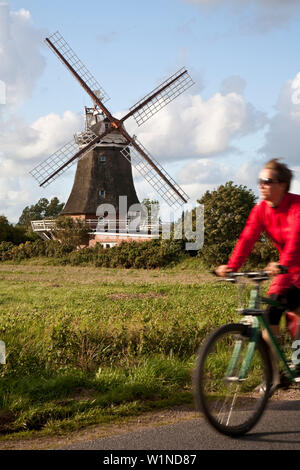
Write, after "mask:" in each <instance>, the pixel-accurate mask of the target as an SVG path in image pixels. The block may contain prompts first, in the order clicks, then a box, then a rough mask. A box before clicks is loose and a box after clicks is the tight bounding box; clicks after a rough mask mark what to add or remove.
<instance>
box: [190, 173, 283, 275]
mask: <svg viewBox="0 0 300 470" xmlns="http://www.w3.org/2000/svg"><path fill="white" fill-rule="evenodd" d="M198 202H199V203H200V204H203V205H204V218H205V234H204V246H203V248H202V249H201V250H200V251H199V252H198V256H199V257H200V258H201V259H202V260H203V261H204V263H205V265H206V266H208V267H215V266H217V265H220V264H226V263H227V261H228V258H229V257H230V255H231V253H232V250H233V248H234V247H235V244H236V242H237V240H238V238H239V236H240V233H241V232H242V230H243V228H244V226H245V223H246V221H247V218H248V216H249V213H250V211H251V209H252V208H253V207H254V205H255V202H256V197H255V195H254V193H253V192H252V190H251V189H247V187H246V186H237V185H234V184H233V183H232V181H230V182H228V183H226V184H225V185H222V186H220V187H219V188H218V189H217V190H215V191H212V192H210V191H207V192H206V193H205V194H204V196H203V197H202V198H201V199H200V200H199V201H198ZM277 256H278V255H277V250H276V249H275V248H274V247H273V245H272V243H271V241H270V240H268V239H267V238H266V237H265V236H264V235H263V236H262V237H261V239H260V240H259V242H258V243H257V244H256V245H255V247H254V249H253V251H252V254H251V256H250V258H249V260H248V262H247V266H248V267H260V266H265V265H266V264H267V263H268V262H270V261H272V260H274V261H275V260H276V259H277Z"/></svg>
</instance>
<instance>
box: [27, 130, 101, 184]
mask: <svg viewBox="0 0 300 470" xmlns="http://www.w3.org/2000/svg"><path fill="white" fill-rule="evenodd" d="M98 142H99V137H98V136H96V135H95V134H93V133H90V134H89V135H87V137H86V140H85V143H86V144H87V145H86V146H85V147H84V148H83V149H81V150H79V151H78V145H77V144H76V142H75V140H74V139H73V140H71V142H69V143H67V144H66V145H64V146H63V147H62V148H60V149H59V150H57V151H56V152H55V153H54V154H52V155H51V156H50V157H48V158H47V160H45V161H43V162H42V163H40V164H39V165H37V166H36V167H35V168H34V169H33V170H31V171H30V174H31V175H32V176H33V177H34V179H35V180H36V181H37V182H38V183H39V185H40V186H43V187H47V186H48V185H49V184H50V183H52V181H54V180H55V179H56V178H57V177H58V176H60V175H61V174H63V173H65V171H67V170H68V169H69V168H70V167H71V166H72V165H73V164H74V163H76V162H77V160H78V158H83V157H84V156H85V155H86V154H87V153H88V152H90V151H91V150H92V149H93V148H94V147H96V145H97V143H98Z"/></svg>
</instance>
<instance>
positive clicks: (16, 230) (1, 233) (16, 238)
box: [0, 215, 29, 245]
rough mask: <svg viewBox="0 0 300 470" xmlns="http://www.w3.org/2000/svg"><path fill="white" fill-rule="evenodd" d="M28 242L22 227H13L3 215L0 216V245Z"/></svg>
mask: <svg viewBox="0 0 300 470" xmlns="http://www.w3.org/2000/svg"><path fill="white" fill-rule="evenodd" d="M27 240H29V237H28V236H27V235H26V234H25V229H24V228H23V227H15V226H14V225H12V224H10V223H9V222H8V220H7V218H6V217H5V216H4V215H1V216H0V243H1V242H12V243H14V244H15V245H18V244H20V243H24V242H26V241H27Z"/></svg>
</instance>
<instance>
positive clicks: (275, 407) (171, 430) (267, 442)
mask: <svg viewBox="0 0 300 470" xmlns="http://www.w3.org/2000/svg"><path fill="white" fill-rule="evenodd" d="M61 450H110V451H113V450H173V451H174V450H198V451H201V450H300V400H293V401H274V402H273V401H271V402H270V403H269V405H268V408H267V409H266V411H265V413H264V415H263V416H262V418H261V420H260V421H259V423H258V424H257V425H256V426H255V427H254V428H253V429H252V431H251V432H250V433H248V434H247V435H245V436H243V437H241V438H238V439H236V438H235V439H233V438H230V437H227V436H223V435H221V434H219V433H217V432H216V431H215V430H214V429H212V428H211V427H210V426H209V425H208V424H207V423H206V421H205V420H204V418H201V417H200V418H199V419H193V420H191V421H184V422H181V423H176V424H172V425H164V426H158V427H151V428H149V429H144V430H141V431H137V432H130V433H128V434H125V435H124V434H123V435H120V436H114V437H109V438H102V439H97V440H93V441H89V442H80V443H77V444H74V445H72V446H69V447H65V448H63V449H61Z"/></svg>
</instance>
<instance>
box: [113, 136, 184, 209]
mask: <svg viewBox="0 0 300 470" xmlns="http://www.w3.org/2000/svg"><path fill="white" fill-rule="evenodd" d="M135 143H136V145H135V146H134V147H133V146H132V145H130V146H127V147H125V148H124V149H123V150H122V151H121V153H122V155H123V157H125V158H126V159H127V160H129V161H130V162H131V164H132V165H133V166H134V167H135V169H136V170H137V171H138V173H140V175H142V176H143V177H144V178H145V179H146V181H147V182H148V183H149V184H150V185H151V186H152V188H153V189H155V190H156V191H157V192H158V194H159V195H160V196H161V197H162V198H163V199H164V201H165V202H166V203H167V204H168V205H169V206H170V207H172V206H173V207H175V208H180V207H182V205H183V204H184V203H185V202H187V201H188V199H189V197H188V195H187V194H186V193H185V192H184V191H183V190H182V188H180V186H178V184H177V183H176V182H175V181H174V180H173V178H172V177H171V176H170V175H169V174H168V173H167V172H166V170H165V169H164V168H163V167H162V166H161V165H160V163H159V162H158V161H156V160H155V159H154V158H153V157H152V156H151V155H150V154H149V152H148V151H147V150H146V149H145V147H144V146H143V145H142V144H141V143H140V142H139V141H138V140H137V139H135ZM139 148H140V151H139V150H138V149H139ZM145 156H146V157H147V159H146V158H145Z"/></svg>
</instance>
